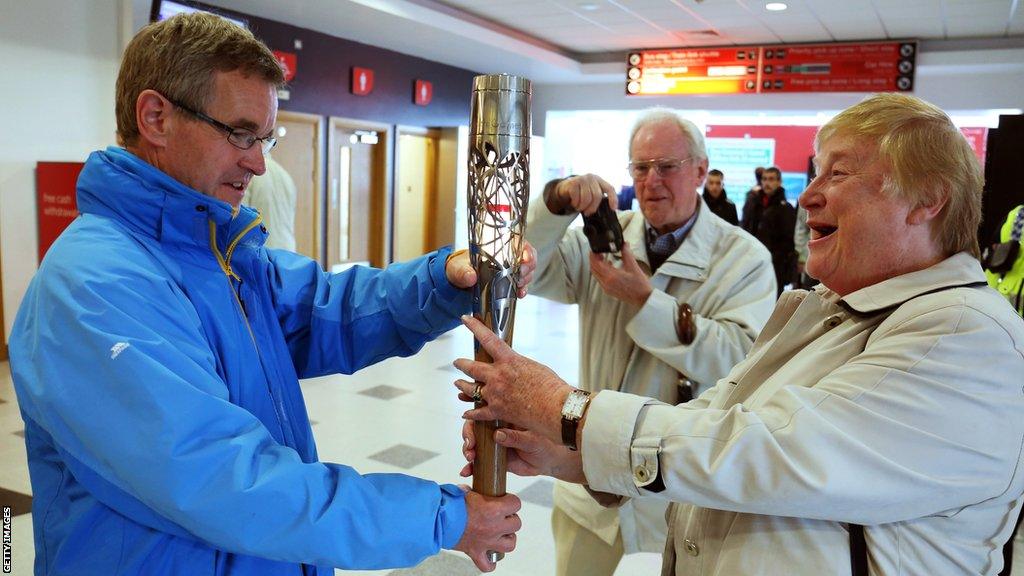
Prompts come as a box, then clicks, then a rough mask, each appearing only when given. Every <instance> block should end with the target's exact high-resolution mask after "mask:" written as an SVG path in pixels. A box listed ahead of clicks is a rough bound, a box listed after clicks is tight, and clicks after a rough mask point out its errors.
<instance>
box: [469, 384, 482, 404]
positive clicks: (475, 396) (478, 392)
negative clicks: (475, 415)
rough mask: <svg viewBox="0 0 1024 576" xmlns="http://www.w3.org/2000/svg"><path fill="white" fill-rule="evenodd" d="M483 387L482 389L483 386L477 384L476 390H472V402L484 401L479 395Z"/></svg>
mask: <svg viewBox="0 0 1024 576" xmlns="http://www.w3.org/2000/svg"><path fill="white" fill-rule="evenodd" d="M483 387H484V385H483V384H477V385H476V388H474V389H473V396H472V398H473V401H474V402H483V401H484V397H483V396H482V395H481V394H480V390H481V389H482V388H483Z"/></svg>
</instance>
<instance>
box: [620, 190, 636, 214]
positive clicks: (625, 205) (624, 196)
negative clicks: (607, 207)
mask: <svg viewBox="0 0 1024 576" xmlns="http://www.w3.org/2000/svg"><path fill="white" fill-rule="evenodd" d="M633 200H636V187H635V186H633V185H632V184H626V185H623V186H622V187H621V188H619V197H618V198H617V201H618V206H617V209H618V210H632V209H633Z"/></svg>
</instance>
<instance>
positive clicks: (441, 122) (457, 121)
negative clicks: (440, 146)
mask: <svg viewBox="0 0 1024 576" xmlns="http://www.w3.org/2000/svg"><path fill="white" fill-rule="evenodd" d="M197 4H198V3H197ZM204 8H206V9H212V10H213V11H215V12H220V13H224V14H228V15H231V14H234V15H237V16H239V17H242V18H244V19H246V20H247V21H248V23H249V29H250V30H252V32H253V34H255V35H256V37H258V38H260V39H261V40H263V41H264V42H266V43H267V45H268V46H270V48H271V49H272V50H280V51H283V52H291V53H294V54H295V55H296V56H298V66H297V67H296V69H297V71H296V75H295V78H294V79H292V81H291V83H290V84H289V86H288V89H289V91H290V92H291V97H290V98H289V99H288V100H281V102H280V103H279V106H280V109H281V110H288V111H291V112H306V113H309V114H319V115H321V116H342V117H346V118H358V119H360V120H369V121H374V122H381V123H385V124H405V125H409V126H425V127H432V128H434V127H438V128H441V127H450V126H458V125H463V124H469V106H470V91H471V90H472V81H473V76H475V75H476V73H474V72H471V71H469V70H465V69H462V68H456V67H454V66H448V65H446V64H440V63H438V62H432V61H430V60H424V59H422V58H416V57H414V56H408V55H405V54H400V53H398V52H393V51H391V50H385V49H383V48H377V47H374V46H369V45H366V44H360V43H358V42H353V41H351V40H343V39H341V38H337V37H334V36H330V35H327V34H323V33H320V32H314V31H312V30H307V29H304V28H299V27H297V26H292V25H289V24H283V23H281V22H275V21H273V20H265V19H263V18H257V17H255V16H250V15H248V14H243V13H235V12H232V11H230V10H224V9H221V8H215V7H204ZM296 39H300V40H302V50H296V49H295V48H294V44H295V40H296ZM353 66H359V67H362V68H371V69H373V72H374V88H373V92H371V93H370V94H369V95H367V96H355V95H353V94H352V93H351V92H350V91H349V79H350V77H351V71H350V69H351V67H353ZM416 79H421V80H427V81H430V82H432V83H433V88H434V94H433V99H432V100H431V102H430V104H428V105H427V106H416V105H415V104H413V101H412V95H413V82H414V81H415V80H416Z"/></svg>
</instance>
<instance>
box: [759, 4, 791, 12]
mask: <svg viewBox="0 0 1024 576" xmlns="http://www.w3.org/2000/svg"><path fill="white" fill-rule="evenodd" d="M786 8H789V6H787V5H786V3H785V2H767V3H765V5H764V9H765V10H771V11H772V12H778V11H780V10H785V9H786Z"/></svg>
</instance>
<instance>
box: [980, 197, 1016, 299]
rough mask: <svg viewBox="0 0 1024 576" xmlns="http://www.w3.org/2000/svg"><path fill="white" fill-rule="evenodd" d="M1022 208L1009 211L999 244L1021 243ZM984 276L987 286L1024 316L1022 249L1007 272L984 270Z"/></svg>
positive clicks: (1000, 234)
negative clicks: (1003, 297)
mask: <svg viewBox="0 0 1024 576" xmlns="http://www.w3.org/2000/svg"><path fill="white" fill-rule="evenodd" d="M1022 207H1024V206H1017V207H1016V208H1014V209H1013V210H1010V214H1009V215H1008V216H1007V217H1006V222H1004V223H1003V227H1002V229H1001V230H1000V232H999V241H1000V242H1011V241H1015V242H1017V243H1018V244H1019V243H1021V230H1022V229H1024V214H1022V213H1021V208H1022ZM985 276H987V277H988V283H989V285H990V286H992V287H993V288H995V289H996V290H998V291H999V293H1000V294H1002V295H1003V296H1005V297H1006V299H1007V300H1009V301H1010V304H1012V305H1013V309H1014V310H1016V311H1017V313H1018V314H1020V315H1022V316H1024V247H1022V248H1021V249H1020V250H1019V251H1018V252H1017V258H1016V259H1015V260H1014V262H1013V266H1012V267H1011V268H1010V269H1009V270H1007V271H1005V272H1002V273H999V272H994V271H992V270H989V269H986V270H985Z"/></svg>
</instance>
